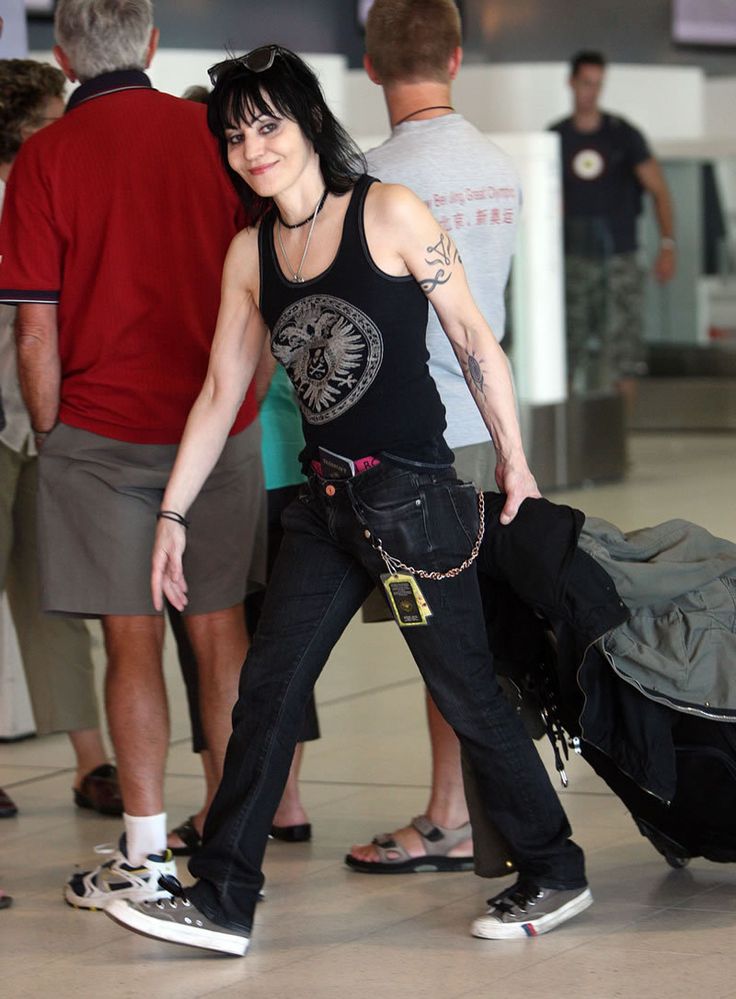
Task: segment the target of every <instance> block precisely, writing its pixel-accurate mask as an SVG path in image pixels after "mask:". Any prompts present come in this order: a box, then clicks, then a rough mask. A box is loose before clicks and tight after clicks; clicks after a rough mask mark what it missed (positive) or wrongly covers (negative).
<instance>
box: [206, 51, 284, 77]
mask: <svg viewBox="0 0 736 999" xmlns="http://www.w3.org/2000/svg"><path fill="white" fill-rule="evenodd" d="M286 51H287V50H286V49H283V48H282V47H281V46H280V45H261V46H260V48H257V49H253V50H252V51H251V52H246V53H245V55H242V56H235V58H234V59H223V60H222V62H216V63H215V65H214V66H210V68H209V69H208V70H207V75H208V76H209V78H210V83H211V84H212V86H213V87H214V86H215V85H216V83H217V78H218V76H219V75H220V73H222V71H223V69H227V68H228V67H229V66H242V67H243V68H244V69H249V70H250V71H251V73H265V72H266V70H267V69H270V68H271V67H272V66H273V64H274V62H275V61H276V56H279V55H284V54H285V53H286Z"/></svg>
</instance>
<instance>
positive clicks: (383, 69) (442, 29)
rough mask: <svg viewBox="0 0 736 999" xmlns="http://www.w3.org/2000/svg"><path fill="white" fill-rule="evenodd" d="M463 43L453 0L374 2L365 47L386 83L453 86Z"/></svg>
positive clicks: (383, 81)
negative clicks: (451, 67) (453, 64)
mask: <svg viewBox="0 0 736 999" xmlns="http://www.w3.org/2000/svg"><path fill="white" fill-rule="evenodd" d="M461 42H462V26H461V23H460V11H459V10H458V8H457V4H456V3H455V0H375V3H374V4H373V6H372V7H371V9H370V13H369V14H368V21H367V22H366V31H365V48H366V52H367V54H368V56H369V57H370V60H371V62H372V63H373V66H374V68H375V70H376V72H377V74H378V76H379V77H380V78H381V82H382V83H420V82H424V81H428V80H432V81H433V82H437V83H447V82H449V73H448V68H447V65H448V62H449V60H450V58H451V56H452V53H453V52H454V51H455V49H456V48H457V47H458V46H459V45H460V44H461Z"/></svg>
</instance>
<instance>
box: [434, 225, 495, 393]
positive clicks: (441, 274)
mask: <svg viewBox="0 0 736 999" xmlns="http://www.w3.org/2000/svg"><path fill="white" fill-rule="evenodd" d="M427 253H429V254H432V256H429V257H425V258H424V259H425V263H427V264H429V266H430V267H436V268H437V271H436V272H435V275H434V277H428V278H423V279H422V280H421V281H420V282H419V285H420V287H421V288H422V290H423V291H424V292H425V293H426V294H427V295H431V293H432V292H433V291H434V290H435V288H437V287H438V286H439V285H441V284H447V282H448V281H449V280H450V278H451V277H452V273H453V272H452V265H453V264H455V263H458V262H460V263H462V258H461V256H460V253H459V251H458V249H457V247H456V246H455V244H454V243H453V242H452V240H451V239H450V237H449V236H448V235H447V233H445V232H442V233H440V238H439V240H438V241H437V242H436V243H435V244H434V246H428V247H427ZM482 364H483V361H482V358H478V357H476V356H475V354H473V353H470V351H466V360H465V361H463V360H460V365H461V367H462V368H463V370H464V373H465V377H466V380H467V381H468V384H469V385H470V386H471V388H472V389H473V391H474V392H475V393H476V394H477V395H479V396H481V397H482V398H484V399H485V396H486V391H485V377H484V375H483V368H482Z"/></svg>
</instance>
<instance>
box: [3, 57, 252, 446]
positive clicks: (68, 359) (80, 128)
mask: <svg viewBox="0 0 736 999" xmlns="http://www.w3.org/2000/svg"><path fill="white" fill-rule="evenodd" d="M243 224H244V219H243V217H242V209H241V208H240V205H239V202H238V199H237V197H236V195H235V192H234V191H233V188H232V186H231V184H230V182H229V181H228V179H227V176H226V174H225V171H224V169H223V167H222V164H221V162H220V159H219V155H218V151H217V146H216V143H215V140H214V139H213V137H212V136H211V135H210V133H209V131H208V129H207V124H206V112H205V109H204V107H202V105H199V104H195V103H193V102H191V101H184V100H180V99H179V98H177V97H171V96H169V95H167V94H162V93H159V92H158V91H156V90H153V89H152V88H151V84H150V82H149V80H148V77H147V76H146V75H145V74H144V73H141V72H138V71H124V72H118V73H108V74H105V75H104V76H101V77H98V78H96V79H95V80H91V81H89V82H88V83H85V84H83V85H82V86H81V87H79V89H78V90H76V91H75V93H74V94H73V95H72V98H71V100H70V102H69V107H68V109H67V113H66V114H65V115H64V117H63V118H62V119H60V120H59V121H58V122H55V123H54V124H52V125H49V126H48V127H47V128H45V129H43V130H42V131H40V132H38V133H37V134H36V135H34V136H32V137H31V138H30V139H29V140H28V141H27V142H26V143H25V144H24V145H23V147H22V149H21V151H20V153H19V155H18V158H17V160H16V162H15V165H14V167H13V171H12V173H11V176H10V179H9V182H8V186H7V191H6V198H5V207H4V210H3V217H2V225H1V226H0V253H1V254H2V263H0V300H2V301H5V302H11V303H20V302H46V303H52V304H56V305H58V324H59V354H60V357H61V370H62V381H61V408H60V411H59V418H60V420H61V421H62V422H63V423H66V424H69V425H70V426H73V427H79V428H80V429H82V430H89V431H92V432H93V433H96V434H101V435H103V436H105V437H112V438H114V439H116V440H121V441H130V442H132V443H140V444H173V443H177V442H178V441H179V439H180V438H181V434H182V430H183V428H184V423H185V421H186V418H187V414H188V413H189V409H190V407H191V405H192V403H193V402H194V400H195V398H196V396H197V393H198V392H199V390H200V388H201V386H202V382H203V379H204V376H205V372H206V370H207V362H208V358H209V350H210V344H211V341H212V336H213V333H214V329H215V320H216V318H217V309H218V305H219V299H220V279H221V274H222V265H223V261H224V258H225V254H226V252H227V249H228V246H229V244H230V241H231V240H232V238H233V236H234V235H235V234H236V232H237V231H238V229H240V228H242V226H243ZM255 414H256V405H255V395H254V392H253V391H250V392H249V393H248V396H247V398H246V400H245V403H244V404H243V407H242V409H241V410H240V412H239V414H238V417H237V419H236V421H235V424H234V426H233V430H232V432H233V433H235V432H237V431H239V430H242V429H243V428H244V427H246V426H247V425H248V424H249V423H250V422H251V421H252V420H253V418H254V417H255Z"/></svg>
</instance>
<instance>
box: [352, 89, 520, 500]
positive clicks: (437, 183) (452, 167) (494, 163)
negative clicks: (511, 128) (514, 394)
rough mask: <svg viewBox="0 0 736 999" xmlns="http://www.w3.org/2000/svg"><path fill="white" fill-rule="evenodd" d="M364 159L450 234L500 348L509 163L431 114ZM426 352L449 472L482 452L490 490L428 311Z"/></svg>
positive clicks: (473, 413) (470, 420)
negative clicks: (451, 456)
mask: <svg viewBox="0 0 736 999" xmlns="http://www.w3.org/2000/svg"><path fill="white" fill-rule="evenodd" d="M389 96H390V92H387V98H389ZM418 106H419V107H421V101H420V102H419V104H418ZM389 113H390V114H391V105H390V103H389ZM424 115H426V117H424ZM391 120H392V121H394V120H395V119H394V117H393V115H391ZM367 158H368V171H369V173H371V174H373V176H375V177H378V179H379V180H383V181H386V182H387V183H391V184H404V185H406V187H410V188H411V189H412V190H413V191H414V192H415V193H416V194H418V195H419V197H420V198H421V199H422V200H423V201H424V202H425V203H426V204H427V205H428V206H429V209H430V211H431V212H432V213H433V214H434V216H435V217H436V219H437V221H438V222H439V223H440V224H441V225H442V226H443V227H444V228H445V229H446V230H447V231H448V232H449V233H450V235H451V236H452V238H453V240H454V241H455V244H456V246H457V248H458V250H459V251H460V256H461V257H462V260H463V265H464V267H465V272H466V274H467V278H468V284H469V285H470V289H471V291H472V293H473V298H474V299H475V301H476V303H477V305H478V308H479V309H480V310H481V312H482V313H483V315H484V317H485V319H486V320H487V322H488V324H489V326H490V327H491V329H492V330H493V332H494V333H495V335H496V339H497V340H498V341H499V342H500V341H501V340H503V335H504V324H505V319H506V316H505V309H504V289H505V287H506V282H507V281H508V276H509V270H510V267H511V257H512V255H513V252H514V243H515V240H516V223H517V218H518V214H519V182H518V179H517V176H516V172H515V170H514V167H513V164H512V162H511V160H510V159H509V157H508V156H507V155H506V153H504V152H502V151H501V150H500V149H499V148H498V146H496V145H494V144H493V143H492V142H491V141H490V140H489V139H487V138H486V137H485V136H483V135H482V134H481V133H480V132H479V131H478V129H477V128H475V126H474V125H471V124H470V122H469V121H466V120H465V118H463V117H462V115H459V114H457V113H455V112H452V111H448V110H445V109H434V110H432V111H425V112H420V113H415V114H414V115H412V116H411V117H409V118H408V120H407V121H404V122H402V123H401V124H397V125H394V126H393V128H392V132H391V138H390V139H388V140H387V141H386V142H384V143H383V145H381V146H378V147H377V148H375V149H372V150H371V151H370V152H369V153H368V154H367ZM427 348H428V350H429V355H430V361H429V368H430V371H431V372H432V377H433V378H434V380H435V382H436V383H437V388H438V389H439V393H440V395H441V397H442V401H443V402H444V404H445V409H446V411H447V432H446V434H445V439H446V440H447V443H448V444H449V445H450V447H451V448H453V450H455V452H456V453H455V458H456V467H457V463H458V462H459V463H460V466H461V472H462V473H463V474H464V466H465V460H464V459H465V457H466V456H465V455H464V454H463V449H464V448H466V447H472V446H473V445H479V444H480V445H482V447H483V448H484V449H485V450H486V451H488V459H487V467H488V469H489V471H490V481H483V482H476V484H477V485H478V486H480V487H483V488H489V489H492V488H494V482H493V467H494V465H495V457H494V455H493V452H492V449H490V448H489V447H488V443H489V437H488V430H487V429H486V426H485V424H484V423H483V420H482V419H481V416H480V413H479V412H478V407H477V406H476V405H475V403H474V402H473V397H472V396H471V394H470V392H468V387H467V384H466V382H465V378H464V376H463V373H462V371H461V369H460V365H459V364H458V361H457V358H456V357H455V354H454V353H453V350H452V347H451V346H450V341H449V340H448V339H447V337H446V336H445V334H444V332H443V330H442V327H441V326H440V322H439V320H438V318H437V315H436V313H435V311H434V309H433V308H432V307H431V303H430V310H429V324H428V327H427ZM461 472H459V473H458V474H461ZM461 477H462V474H461ZM469 477H472V476H469Z"/></svg>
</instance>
